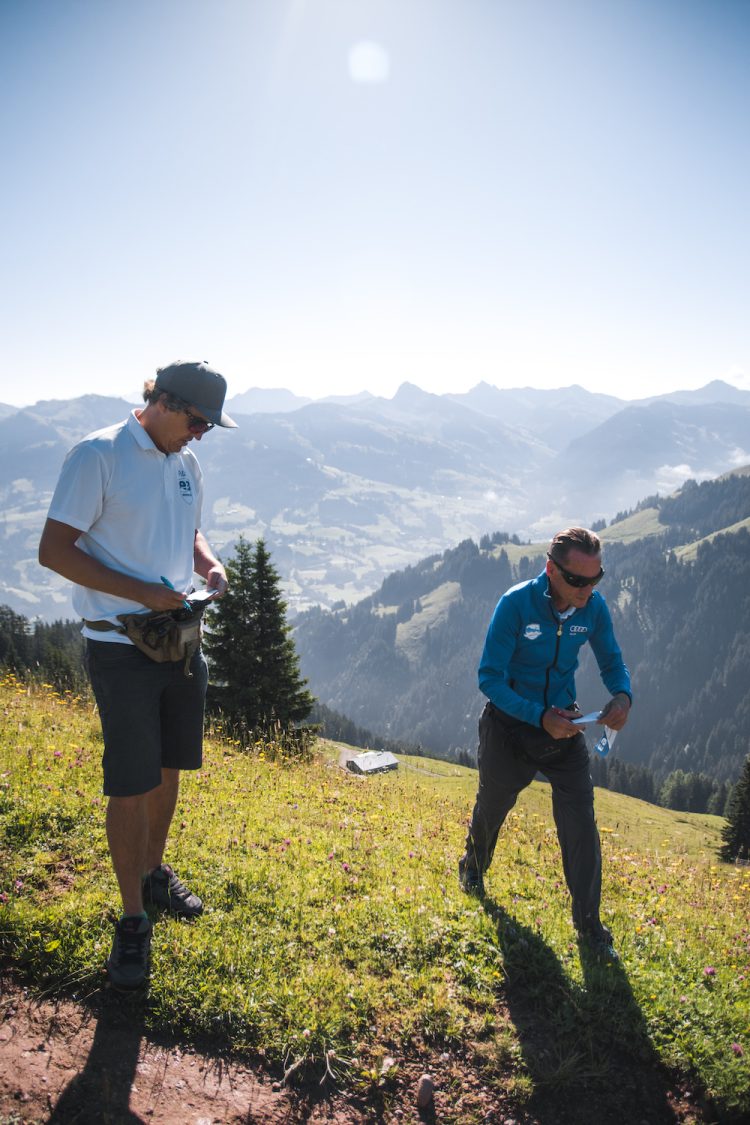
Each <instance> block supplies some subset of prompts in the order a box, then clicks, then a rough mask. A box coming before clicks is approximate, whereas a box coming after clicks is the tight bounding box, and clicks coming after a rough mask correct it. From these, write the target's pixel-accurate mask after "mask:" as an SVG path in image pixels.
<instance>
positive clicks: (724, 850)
mask: <svg viewBox="0 0 750 1125" xmlns="http://www.w3.org/2000/svg"><path fill="white" fill-rule="evenodd" d="M721 838H722V840H723V844H722V846H721V849H720V851H719V855H720V856H721V858H722V859H725V860H727V862H728V863H734V862H736V860H738V859H744V860H750V757H748V758H747V759H746V761H745V766H744V768H743V770H742V773H741V774H740V779H739V781H738V782H737V784H736V785H735V787H734V789H733V791H732V796H731V798H730V801H729V809H728V810H727V823H726V824H725V825H724V828H723V829H722V833H721Z"/></svg>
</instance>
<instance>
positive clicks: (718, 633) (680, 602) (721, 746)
mask: <svg viewBox="0 0 750 1125" xmlns="http://www.w3.org/2000/svg"><path fill="white" fill-rule="evenodd" d="M647 512H651V513H652V516H653V518H652V519H651V527H650V531H649V534H648V536H647V537H642V538H635V539H633V540H632V541H629V540H628V536H627V535H626V534H625V533H624V529H626V527H627V524H628V519H630V520H631V521H632V522H633V524H634V525H635V526H638V524H639V522H640V523H642V522H643V516H644V514H645V513H647ZM748 517H750V477H749V476H748V475H746V474H741V473H739V474H733V475H731V476H728V477H725V478H721V479H718V480H715V481H709V482H706V483H704V484H700V485H698V484H696V483H695V482H688V484H687V485H686V486H685V487H684V488H683V489H682V490H681V491H680V492H679V493H677V494H675V495H674V496H672V497H668V498H660V497H651V498H649V500H648V501H645V502H644V504H642V505H639V509H638V511H637V512H636V513H621V514H620V516H619V517H618V523H617V524H616V525H615V526H613V527H612V528H610V529H607V530H606V531H604V532H603V537H604V539H605V543H606V546H605V568H606V572H607V573H606V575H605V577H604V580H603V581H602V584H601V587H600V589H601V591H602V593H603V594H604V596H605V597H606V598H607V601H608V603H609V605H610V607H611V609H612V614H613V618H614V620H615V627H616V630H617V634H618V636H619V638H620V641H621V644H622V648H623V651H624V654H625V658H626V662H627V663H628V665H629V666H630V669H631V672H632V674H633V684H634V693H635V699H636V705H635V707H634V708H633V712H632V717H631V721H630V723H629V724H628V727H627V728H626V729H625V730H624V731H623V732H622V733H621V734H620V736H619V740H618V743H617V748H616V753H617V755H618V757H619V758H620V759H621V760H622V761H624V762H630V763H633V764H637V765H646V766H649V767H650V768H651V769H652V770H654V771H655V773H656V775H657V780H663V779H664V777H666V775H667V774H669V773H671V772H673V771H674V770H677V769H680V770H683V771H693V772H703V773H706V774H708V775H709V776H710V777H711V778H713V779H715V780H717V781H731V780H735V779H736V778H737V777H738V776H739V772H740V769H741V767H742V764H743V762H744V760H745V758H746V757H747V754H748V751H749V750H750V735H749V734H748V732H750V687H748V676H747V668H748V666H750V660H749V658H750V639H748V638H749V633H748V630H749V626H750V533H748V530H747V529H746V528H745V527H742V526H739V527H738V526H737V525H738V524H739V525H741V524H742V521H744V520H747V519H748ZM728 527H732V528H733V531H732V532H731V533H725V532H723V529H725V528H728ZM609 533H611V534H609ZM717 533H719V534H717ZM618 537H619V538H618ZM608 540H609V541H608ZM683 548H685V549H684V550H683ZM545 549H546V544H536V545H527V546H523V545H522V544H519V543H518V541H517V540H515V542H514V541H513V539H511V537H509V536H508V535H505V534H502V533H498V534H496V535H494V536H492V537H484V538H483V539H482V540H481V541H480V543H479V544H476V543H474V542H473V541H471V540H466V541H464V542H463V543H461V544H459V546H458V547H456V548H455V549H453V550H450V551H446V552H445V553H444V554H442V555H436V556H432V557H430V558H428V559H425V560H423V561H422V562H421V563H419V564H418V565H416V566H413V567H409V568H407V569H406V570H403V571H400V572H398V573H396V574H393V575H391V576H390V577H389V578H388V579H387V580H386V581H385V582H384V583H383V585H382V586H381V588H380V590H379V591H378V592H377V593H376V594H374V595H373V596H372V597H370V598H366V599H364V600H363V601H361V602H359V603H358V604H357V605H355V606H353V607H349V608H346V607H340V608H338V609H336V610H335V611H334V612H327V611H323V610H319V609H318V610H313V611H310V612H308V613H306V614H304V615H302V616H301V617H300V618H299V619H298V621H297V624H296V632H295V639H296V643H297V647H298V651H299V653H300V657H301V664H302V669H303V672H304V674H305V675H306V676H307V677H309V680H310V687H311V689H312V690H313V692H314V693H315V694H316V695H317V696H318V697H319V698H320V699H321V701H322V702H323V703H325V704H327V705H328V706H331V707H333V708H335V709H336V710H339V711H342V712H343V713H344V714H346V715H349V716H350V717H351V718H352V719H353V720H354V721H355V722H357V723H360V724H362V725H364V726H367V727H370V728H372V729H377V730H380V731H384V732H386V733H387V734H388V735H389V736H390V737H393V738H400V739H409V740H414V741H417V742H420V743H421V744H422V745H423V746H424V747H425V748H426V749H427V750H428V751H430V752H432V753H436V754H440V755H443V756H456V755H457V754H458V753H461V754H462V755H463V754H465V752H466V751H467V750H472V749H473V747H474V744H475V739H476V722H477V718H478V715H479V712H480V710H481V707H482V702H483V700H482V697H481V696H480V694H479V692H478V691H477V687H476V665H477V662H478V658H479V654H480V651H481V647H482V643H483V640H484V635H485V631H486V628H487V624H488V621H489V618H490V615H491V612H492V609H493V607H494V605H495V602H496V601H497V599H498V597H499V596H500V594H502V592H503V591H504V590H505V589H507V588H508V587H509V586H510V585H512V583H513V582H515V581H519V580H522V579H524V578H528V577H530V576H532V575H534V574H537V573H538V572H539V571H540V570H541V567H542V563H543V558H544V551H545ZM578 696H579V700H580V701H581V704H582V706H584V709H592V708H594V707H596V706H597V705H600V704H601V703H603V702H604V699H605V696H604V692H603V688H602V687H601V684H600V683H599V680H598V676H597V674H596V669H595V667H593V662H592V661H591V660H585V661H584V662H583V665H582V668H581V673H580V676H579V680H578Z"/></svg>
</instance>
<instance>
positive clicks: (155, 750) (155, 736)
mask: <svg viewBox="0 0 750 1125" xmlns="http://www.w3.org/2000/svg"><path fill="white" fill-rule="evenodd" d="M184 667H185V665H184V661H182V660H176V661H165V663H163V664H157V663H156V662H155V661H153V660H151V659H150V658H149V657H148V656H146V654H145V653H143V652H141V651H140V650H139V649H137V648H136V647H135V645H123V644H117V643H115V642H112V641H92V640H87V641H86V668H87V671H88V674H89V678H90V680H91V686H92V688H93V689H94V696H95V698H96V702H97V706H98V708H99V717H100V719H101V724H102V734H103V735H104V754H103V756H102V765H103V767H104V792H105V794H106V796H108V797H135V796H137V795H138V794H140V793H148V791H149V790H150V789H155V788H156V786H157V785H159V784H160V783H161V770H162V767H165V768H166V769H176V770H197V769H200V767H201V763H202V760H203V709H204V704H205V700H206V686H207V684H208V667H207V665H206V661H205V657H204V656H203V653H202V652H201V651H200V649H199V650H198V651H197V652H196V653H194V655H193V658H192V661H191V663H190V670H191V671H192V673H193V675H192V676H186V675H185V671H184Z"/></svg>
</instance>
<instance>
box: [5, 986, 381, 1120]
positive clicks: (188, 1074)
mask: <svg viewBox="0 0 750 1125" xmlns="http://www.w3.org/2000/svg"><path fill="white" fill-rule="evenodd" d="M1 1020H2V1022H0V1123H2V1125H6V1123H8V1125H10V1123H13V1125H16V1123H17V1125H22V1123H23V1125H32V1123H33V1125H37V1123H41V1122H59V1123H62V1122H65V1123H68V1122H70V1123H74V1122H75V1123H80V1125H110V1123H111V1125H121V1123H123V1122H148V1123H153V1125H157V1123H158V1125H214V1123H221V1125H235V1123H239V1122H242V1123H243V1125H251V1123H255V1122H258V1123H260V1122H262V1123H264V1125H265V1123H266V1122H267V1123H268V1125H277V1123H281V1122H284V1123H296V1122H301V1121H310V1122H331V1123H333V1122H335V1123H340V1125H355V1123H360V1122H363V1121H366V1120H368V1117H367V1116H366V1114H365V1113H364V1112H363V1111H362V1110H361V1109H360V1108H359V1107H357V1106H355V1105H352V1104H349V1103H348V1102H347V1100H346V1099H344V1098H343V1097H342V1096H341V1095H340V1094H339V1095H336V1094H335V1093H334V1094H333V1096H331V1097H326V1096H325V1094H322V1095H321V1094H320V1093H319V1094H318V1095H317V1097H316V1098H313V1097H312V1096H311V1095H310V1093H309V1092H305V1093H303V1094H299V1093H298V1092H296V1091H294V1090H290V1089H287V1088H286V1087H284V1086H283V1085H281V1084H280V1083H279V1082H276V1081H274V1079H273V1077H272V1076H270V1075H268V1074H265V1073H264V1072H263V1070H262V1068H261V1067H258V1068H254V1067H251V1066H243V1065H241V1064H240V1063H237V1062H232V1061H228V1060H226V1059H224V1058H222V1057H221V1056H218V1055H214V1056H211V1055H207V1054H200V1053H198V1052H195V1051H192V1050H189V1049H186V1048H185V1047H184V1046H180V1045H179V1044H178V1043H176V1042H169V1041H166V1040H163V1041H154V1040H153V1039H150V1038H149V1037H148V1036H147V1035H145V1034H144V1032H143V1027H142V1019H141V1017H140V1016H139V1015H138V1011H137V1008H136V1006H135V1005H134V1004H133V1002H132V1001H130V1000H128V999H122V998H120V997H119V996H117V994H115V993H113V992H110V991H107V992H102V994H101V996H98V997H96V998H95V999H93V1000H92V1001H91V1002H88V1003H86V1004H83V1005H82V1004H76V1003H75V1002H73V1001H71V1000H60V999H54V1000H51V999H42V1000H39V999H34V998H32V997H31V996H30V995H29V994H28V993H27V992H26V991H25V990H24V989H23V988H21V987H19V986H18V985H15V984H14V983H13V982H11V981H8V980H7V979H4V980H3V981H2V1002H1ZM369 1120H371V1118H369Z"/></svg>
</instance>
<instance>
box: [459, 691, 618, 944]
mask: <svg viewBox="0 0 750 1125" xmlns="http://www.w3.org/2000/svg"><path fill="white" fill-rule="evenodd" d="M563 747H564V749H563ZM478 758H479V763H478V764H479V790H478V792H477V799H476V804H475V805H474V812H473V814H472V818H471V826H470V828H469V834H468V836H467V838H466V854H465V856H464V858H463V860H462V866H464V867H468V868H470V869H475V870H477V871H481V872H483V871H486V869H487V868H488V867H489V865H490V863H491V862H492V856H493V853H494V851H495V844H496V843H497V836H498V833H499V831H500V828H501V827H502V824H503V822H504V820H505V818H506V816H507V815H508V813H509V812H510V810H511V809H512V808H513V806H514V805H515V803H516V801H517V799H518V795H519V793H520V792H521V791H522V790H523V789H525V788H526V787H527V785H530V784H531V782H532V781H533V780H534V777H535V775H536V773H537V770H539V771H540V772H541V773H543V774H544V776H545V777H546V778H547V780H548V781H549V782H550V784H551V786H552V812H553V816H554V818H555V826H556V828H557V838H558V840H559V841H560V851H561V852H562V862H563V871H564V872H565V881H566V883H567V884H568V889H569V891H570V894H571V897H572V900H573V922H574V925H575V926H576V928H577V929H587V928H589V927H596V926H597V925H598V924H599V903H600V900H601V893H602V853H601V847H600V844H599V832H598V830H597V827H596V821H595V819H594V786H593V783H592V780H591V773H590V769H589V753H588V749H587V747H586V740H585V739H584V737H583V735H582V734H579V735H577V736H576V737H575V738H571V739H566V740H565V742H564V743H561V753H560V756H559V758H558V759H557V760H556V761H554V762H549V763H545V764H544V765H543V766H540V765H537V764H536V763H535V762H531V761H529V760H528V759H526V758H524V757H523V756H521V755H517V754H516V753H514V751H513V749H512V748H511V745H510V741H509V738H508V733H507V729H506V727H505V725H504V723H503V722H502V719H501V717H500V716H499V715H498V713H497V711H496V710H495V709H494V708H493V707H492V704H490V703H488V704H487V706H486V707H485V709H484V711H483V712H482V716H481V718H480V720H479V753H478Z"/></svg>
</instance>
